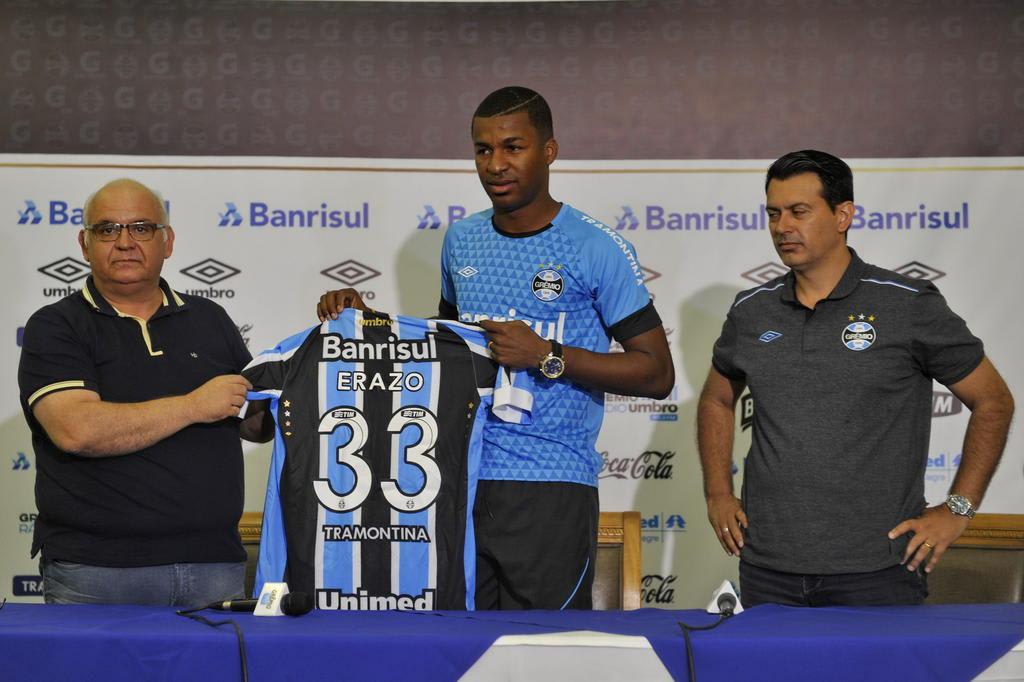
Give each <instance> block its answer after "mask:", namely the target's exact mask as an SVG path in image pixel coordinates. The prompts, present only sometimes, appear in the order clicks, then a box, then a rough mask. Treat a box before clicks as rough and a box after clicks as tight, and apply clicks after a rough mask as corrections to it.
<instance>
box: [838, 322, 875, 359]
mask: <svg viewBox="0 0 1024 682" xmlns="http://www.w3.org/2000/svg"><path fill="white" fill-rule="evenodd" d="M874 321H875V316H874V315H867V316H865V315H850V317H849V322H850V323H849V324H848V325H846V326H845V327H843V334H842V341H843V345H844V346H846V347H847V348H849V349H850V350H855V351H861V350H867V349H868V348H870V347H871V344H873V343H874V342H875V339H877V338H878V333H877V332H876V331H875V328H874V327H873V326H872V325H871V323H872V322H874Z"/></svg>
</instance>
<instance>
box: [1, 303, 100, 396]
mask: <svg viewBox="0 0 1024 682" xmlns="http://www.w3.org/2000/svg"><path fill="white" fill-rule="evenodd" d="M18 387H19V389H20V392H21V400H22V403H23V404H24V405H25V406H26V407H28V408H31V407H32V406H33V405H34V404H35V403H36V401H38V400H39V399H40V398H42V397H44V396H47V395H49V394H51V393H54V392H56V391H63V390H67V389H75V388H78V389H86V390H89V391H96V392H97V393H98V392H99V386H98V383H97V380H96V366H95V363H94V361H93V358H92V357H91V355H90V353H89V349H88V344H87V340H86V339H82V338H79V335H77V334H76V333H75V330H74V328H73V327H72V325H71V323H70V322H69V321H68V320H67V318H65V317H64V316H62V315H61V314H60V312H59V311H57V310H56V309H54V308H53V307H46V308H42V309H41V310H39V311H37V312H36V313H35V314H34V315H32V317H31V318H29V321H28V323H27V324H26V325H25V334H24V337H23V341H22V348H21V361H20V363H19V365H18Z"/></svg>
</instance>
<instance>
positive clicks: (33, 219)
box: [18, 199, 43, 225]
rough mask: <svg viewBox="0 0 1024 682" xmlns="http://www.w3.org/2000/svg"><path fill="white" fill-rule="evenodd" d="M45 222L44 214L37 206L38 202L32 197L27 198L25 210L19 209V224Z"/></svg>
mask: <svg viewBox="0 0 1024 682" xmlns="http://www.w3.org/2000/svg"><path fill="white" fill-rule="evenodd" d="M41 222H43V214H42V213H40V212H39V209H38V208H36V202H34V201H32V200H31V199H26V200H25V210H24V211H18V224H19V225H38V224H39V223H41Z"/></svg>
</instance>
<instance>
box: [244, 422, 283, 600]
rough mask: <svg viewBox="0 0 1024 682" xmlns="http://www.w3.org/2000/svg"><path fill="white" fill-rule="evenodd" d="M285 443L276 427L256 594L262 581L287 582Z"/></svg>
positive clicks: (264, 508) (254, 592)
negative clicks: (283, 495)
mask: <svg viewBox="0 0 1024 682" xmlns="http://www.w3.org/2000/svg"><path fill="white" fill-rule="evenodd" d="M284 459H285V444H284V440H283V438H282V437H281V430H280V429H275V430H274V450H273V454H272V455H271V458H270V473H269V474H268V475H267V494H266V497H265V498H264V500H263V528H262V529H261V531H260V554H259V559H258V560H257V562H256V582H255V584H254V585H253V595H252V596H253V598H256V597H257V596H259V594H260V592H262V591H263V583H265V582H272V583H279V582H284V579H285V575H284V572H285V567H286V566H287V565H288V541H287V536H286V534H285V524H284V509H283V508H282V505H281V473H282V471H283V469H284Z"/></svg>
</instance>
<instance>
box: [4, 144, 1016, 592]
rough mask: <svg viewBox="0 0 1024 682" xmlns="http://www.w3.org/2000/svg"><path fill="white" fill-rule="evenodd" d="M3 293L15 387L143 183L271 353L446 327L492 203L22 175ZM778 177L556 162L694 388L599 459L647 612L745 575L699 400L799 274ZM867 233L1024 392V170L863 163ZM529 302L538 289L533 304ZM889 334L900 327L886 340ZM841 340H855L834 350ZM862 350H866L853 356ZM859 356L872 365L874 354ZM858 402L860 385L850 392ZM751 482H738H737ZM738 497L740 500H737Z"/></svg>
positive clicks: (860, 230)
mask: <svg viewBox="0 0 1024 682" xmlns="http://www.w3.org/2000/svg"><path fill="white" fill-rule="evenodd" d="M5 160H6V162H7V163H6V164H5V165H4V166H2V167H0V182H2V183H3V186H4V187H5V188H6V189H5V192H4V196H3V198H2V204H0V217H2V218H0V219H2V220H3V223H4V224H3V227H2V229H3V232H4V236H5V243H6V244H7V248H5V249H4V252H3V253H4V255H3V265H4V267H3V268H2V270H0V282H2V284H3V285H4V287H5V290H6V291H8V292H12V294H13V295H11V296H9V300H8V303H7V304H6V305H5V306H4V309H3V313H2V318H0V324H2V325H4V327H5V328H6V329H7V330H8V332H7V334H8V335H7V339H8V343H9V344H11V345H9V346H8V352H7V353H5V354H4V358H3V360H2V361H0V382H3V384H4V385H7V386H10V387H13V386H14V385H15V382H16V370H17V358H18V350H17V344H18V341H19V338H20V329H21V327H22V325H23V324H24V322H25V320H26V319H27V317H28V316H29V315H30V314H31V313H32V312H33V311H34V310H35V309H37V308H38V307H39V306H41V305H43V304H45V303H47V302H50V301H54V300H57V299H58V298H59V297H61V296H64V295H66V294H68V293H72V292H75V291H77V290H78V289H79V288H80V287H81V286H82V283H83V281H84V278H85V276H86V274H87V267H86V266H85V264H84V263H83V261H82V256H81V253H80V251H79V249H78V247H77V245H76V243H75V237H76V233H77V231H78V229H79V225H80V223H81V211H80V209H79V206H80V205H81V203H82V202H83V201H84V199H85V197H86V196H87V195H88V193H89V192H90V191H92V190H93V189H94V188H95V187H97V186H99V185H100V184H101V183H103V182H104V181H106V180H108V179H110V178H112V177H117V176H132V177H135V178H138V179H140V180H142V181H143V182H146V183H148V184H150V185H152V186H153V187H157V188H159V189H160V190H162V192H163V194H164V198H165V200H166V201H167V204H168V206H169V209H170V216H171V223H172V224H173V225H175V229H176V232H177V241H176V243H175V246H176V248H175V251H174V254H173V256H172V258H171V259H170V260H168V261H167V263H166V265H165V268H164V274H165V276H166V278H167V279H168V280H169V281H170V282H171V283H172V285H173V286H174V287H175V288H176V289H178V290H179V291H184V292H186V293H191V294H196V295H200V296H206V297H208V298H211V299H214V300H216V301H218V302H219V303H221V304H222V305H223V306H224V307H225V308H226V309H227V310H228V312H229V313H230V315H231V316H232V318H233V319H234V320H235V322H236V323H237V324H238V327H239V329H240V330H241V331H242V335H243V336H244V337H245V339H246V342H247V343H248V344H249V347H250V349H251V350H252V351H253V352H258V351H259V350H261V349H264V348H266V347H268V346H270V345H272V344H274V343H275V342H277V341H278V340H280V339H281V338H283V337H284V336H286V335H288V334H291V333H292V332H295V331H297V330H299V329H302V328H305V327H308V326H309V325H311V324H313V323H314V322H315V317H314V306H315V302H316V300H317V298H318V296H319V295H320V294H321V293H322V292H323V291H324V290H325V289H328V288H337V287H343V286H352V287H355V288H357V289H359V290H360V291H361V292H362V294H363V297H364V298H365V299H366V300H367V302H368V303H369V304H370V305H372V306H374V307H376V308H378V309H380V310H384V311H392V312H400V313H405V314H414V315H424V316H425V315H429V314H431V313H432V312H433V311H435V310H436V304H437V297H438V275H437V268H438V266H437V263H438V257H439V251H440V244H441V238H442V235H443V234H444V230H445V229H446V228H447V226H448V224H449V223H450V222H451V220H452V219H455V218H458V217H460V216H462V215H465V214H466V213H467V212H471V211H475V210H479V209H481V208H483V207H485V205H486V199H485V197H484V195H483V193H482V191H481V189H480V187H479V186H478V184H477V180H476V176H475V174H474V173H473V171H472V169H471V168H470V164H469V162H456V161H448V162H446V161H434V162H420V161H408V160H407V161H396V160H366V159H362V160H352V161H347V162H339V161H336V160H335V161H328V160H317V159H301V160H282V159H268V158H260V159H251V158H249V159H240V158H227V159H223V158H221V159H209V158H207V159H197V158H184V157H177V158H162V159H158V158H139V157H136V158H132V159H126V158H124V157H81V156H74V157H70V156H69V157H63V158H61V157H52V156H51V157H46V160H45V161H46V164H48V165H47V166H45V167H43V166H41V165H40V163H39V159H38V158H34V159H33V158H27V157H16V156H8V157H6V159H5ZM766 165H767V161H742V162H721V161H719V162H710V161H709V162H675V163H668V162H660V163H643V162H628V163H627V162H618V163H611V162H558V163H556V165H555V172H554V174H553V177H552V189H553V194H554V196H555V197H556V198H559V199H563V200H566V201H570V202H571V203H573V204H574V205H576V206H578V207H582V208H584V209H585V210H587V211H588V212H589V213H590V214H591V215H592V216H593V217H595V218H597V219H598V220H601V221H603V222H604V223H605V224H607V225H609V226H610V227H612V228H614V229H615V230H616V234H617V235H621V236H622V237H624V238H627V239H629V240H630V241H632V242H633V244H634V245H635V246H636V247H637V249H638V251H639V255H640V259H641V263H642V264H643V266H644V272H645V275H646V279H647V285H648V287H649V288H650V290H651V293H652V294H653V295H654V296H655V298H656V302H657V306H658V310H659V312H660V313H661V315H662V317H663V318H664V321H665V326H666V328H667V329H668V332H669V341H670V344H671V346H672V351H673V356H674V359H675V365H676V385H675V388H674V389H673V391H672V395H671V396H670V397H669V398H667V399H665V400H649V399H644V398H629V397H622V396H615V395H609V396H608V397H607V401H606V404H605V413H606V414H605V423H604V429H603V431H602V434H601V438H600V441H599V448H600V450H601V452H602V454H603V457H604V460H605V467H604V470H603V471H602V472H601V481H600V485H601V505H602V508H604V509H608V510H621V509H636V510H639V511H640V512H641V514H642V517H643V521H642V525H643V542H644V574H645V578H644V600H645V602H646V603H648V604H656V605H663V606H677V607H679V606H685V607H693V606H699V605H701V604H702V603H703V602H704V601H705V600H706V598H707V595H708V594H709V593H710V592H711V590H713V589H714V588H715V587H716V586H717V584H718V583H720V582H721V580H722V578H723V577H735V573H736V562H735V560H733V559H730V558H729V557H726V556H725V555H724V553H723V552H722V551H721V550H720V549H719V547H718V545H717V541H716V540H715V538H714V537H713V535H712V533H711V531H710V529H709V528H708V526H707V522H706V519H705V509H704V501H703V497H702V494H701V482H700V469H699V464H698V458H697V453H696V448H695V445H694V416H695V405H696V399H697V394H698V392H699V390H700V386H701V384H702V382H703V379H704V377H705V375H706V373H707V371H708V367H709V357H710V349H711V345H712V343H713V342H714V340H715V338H716V337H717V335H718V332H719V329H720V327H721V324H722V321H723V320H724V317H725V313H726V311H727V309H728V306H729V305H730V303H731V301H732V299H733V297H734V295H735V294H736V293H737V292H738V291H740V290H741V289H744V288H748V287H751V286H754V285H756V284H758V283H760V282H763V281H766V280H768V279H770V278H772V277H774V276H775V275H777V274H779V273H781V272H783V268H782V266H781V265H780V264H779V263H778V261H777V259H776V258H775V254H774V251H773V249H772V246H771V243H770V238H769V235H768V232H767V230H766V226H765V218H764V209H763V206H762V202H763V191H762V182H763V173H764V169H765V167H766ZM852 165H853V166H854V172H855V174H856V177H857V216H856V219H855V222H854V227H853V229H852V230H851V235H850V244H851V245H852V246H853V247H855V248H856V249H858V250H859V252H860V253H861V254H862V255H863V256H864V257H866V258H867V259H869V260H870V261H873V262H875V263H877V264H879V265H881V266H884V267H887V268H891V269H895V270H897V271H900V272H903V273H905V274H907V275H909V276H912V277H919V278H923V279H930V280H934V281H936V282H937V284H938V286H939V287H940V288H941V289H942V290H943V292H944V293H945V294H946V296H947V297H948V299H949V301H950V303H951V305H952V306H953V308H954V309H955V310H957V311H958V312H960V313H961V314H962V315H963V316H964V317H965V318H966V319H967V321H968V323H969V324H970V326H971V328H972V329H973V330H974V331H975V333H976V334H978V335H979V336H981V337H982V338H983V339H984V340H985V342H986V345H987V348H988V353H989V354H990V356H991V357H992V358H993V360H994V361H995V363H996V364H997V366H999V368H1000V369H1001V370H1002V371H1003V373H1004V375H1005V376H1006V378H1007V380H1008V381H1009V382H1010V386H1011V388H1012V389H1014V390H1015V392H1016V393H1017V394H1022V393H1024V362H1021V360H1020V358H1019V357H1018V356H1017V355H1015V354H1014V351H1013V348H1014V347H1015V346H1016V345H1017V343H1018V339H1019V337H1020V334H1021V331H1022V329H1021V324H1020V321H1019V316H1018V314H1017V313H1016V312H1014V311H1013V310H1012V309H1007V307H1006V306H1007V304H1008V303H1009V302H1010V301H1011V300H1012V297H1013V296H1014V295H1015V292H1016V291H1017V290H1019V289H1020V288H1021V285H1022V284H1024V282H1022V275H1021V270H1020V268H1019V266H1018V265H1017V263H1016V259H1017V254H1018V253H1020V251H1021V250H1022V249H1024V235H1022V233H1021V232H1020V231H1019V230H1017V229H1015V228H1014V226H1015V218H1014V216H1017V215H1021V214H1024V196H1022V195H1021V193H1020V192H1019V191H1016V189H1017V188H1019V186H1020V183H1021V181H1022V179H1024V178H1022V175H1024V159H1021V158H1007V159H1001V160H992V159H966V160H965V159H958V160H950V159H944V160H920V159H915V160H869V159H862V160H854V161H853V162H852ZM529 284H530V283H529V282H524V283H523V285H524V286H529ZM873 325H874V328H875V330H876V332H877V334H879V335H882V334H885V321H884V320H877V321H875V322H874V323H873ZM842 332H843V330H842V329H839V328H837V329H836V330H835V333H836V343H842V340H841V335H842ZM851 352H854V351H851ZM861 352H871V349H870V348H868V349H866V350H865V351H861ZM836 390H837V391H842V390H843V387H842V386H841V385H837V386H836ZM933 406H934V421H933V429H932V440H931V447H930V450H929V463H928V474H927V477H928V484H927V495H928V498H929V500H930V501H931V502H937V501H939V500H941V499H942V498H943V496H944V495H945V493H946V490H947V488H948V486H949V483H950V482H951V480H952V477H953V475H954V474H955V472H956V469H957V466H958V464H959V457H960V449H961V441H962V436H963V431H964V428H965V426H966V424H967V419H968V416H969V413H968V412H967V410H966V409H964V408H963V406H962V405H961V404H960V403H959V402H958V401H957V400H956V399H955V398H953V397H952V395H951V394H950V393H949V392H948V391H947V390H946V389H944V388H943V387H941V386H938V385H937V386H936V389H935V394H934V400H933ZM0 411H2V414H3V417H2V421H0V443H2V446H3V448H4V450H5V451H6V453H7V457H6V459H5V460H4V461H7V462H8V463H9V464H7V465H4V467H3V471H0V513H2V514H3V518H4V519H5V521H4V522H3V524H2V525H0V543H3V547H4V548H5V550H4V553H3V556H2V559H0V571H3V574H4V575H5V576H7V578H6V580H7V581H13V584H12V583H8V585H12V586H11V587H10V588H8V587H7V586H6V585H5V586H4V589H3V591H4V592H7V590H8V589H10V593H12V594H14V595H16V596H22V595H31V594H33V590H36V589H38V582H37V581H36V579H35V578H34V577H32V576H33V575H35V574H36V570H35V564H34V562H32V561H31V560H30V559H29V558H28V549H29V544H30V542H29V540H30V534H31V531H32V526H33V522H34V517H35V509H34V506H33V495H32V481H33V467H34V459H33V455H32V450H31V442H30V438H29V432H28V428H27V426H26V425H25V423H24V419H23V418H22V416H21V414H20V409H19V406H18V402H17V398H16V395H15V391H14V390H9V391H7V392H6V394H5V397H3V398H2V399H0ZM739 412H740V414H739V415H738V417H737V423H736V432H737V447H736V456H735V461H736V464H737V466H740V465H741V463H742V457H743V456H744V453H745V451H746V448H747V447H748V445H749V441H750V435H749V415H750V404H749V400H748V399H744V401H743V402H742V403H741V405H740V409H739ZM1022 454H1024V450H1022V448H1021V445H1020V440H1019V437H1015V438H1013V439H1012V440H1011V442H1010V446H1009V450H1008V453H1007V456H1006V458H1005V461H1004V462H1003V465H1002V467H1001V468H1000V470H999V472H998V474H997V476H996V479H995V481H994V482H993V484H992V487H991V489H990V492H989V496H988V498H987V499H986V501H985V504H984V510H985V511H989V512H1021V511H1024V509H1022V508H1021V494H1020V492H1021V478H1022V476H1021V471H1022V464H1024V457H1022ZM268 459H269V452H268V449H267V448H265V447H262V446H261V447H251V448H249V449H248V450H247V460H246V509H249V510H258V509H260V508H261V506H262V501H263V489H264V486H265V482H266V476H267V474H266V470H267V466H268ZM738 477H739V472H737V478H738ZM738 486H739V481H737V488H738Z"/></svg>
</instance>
